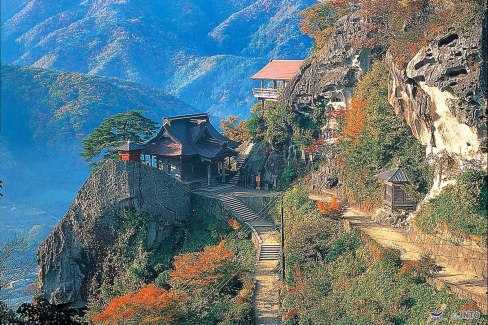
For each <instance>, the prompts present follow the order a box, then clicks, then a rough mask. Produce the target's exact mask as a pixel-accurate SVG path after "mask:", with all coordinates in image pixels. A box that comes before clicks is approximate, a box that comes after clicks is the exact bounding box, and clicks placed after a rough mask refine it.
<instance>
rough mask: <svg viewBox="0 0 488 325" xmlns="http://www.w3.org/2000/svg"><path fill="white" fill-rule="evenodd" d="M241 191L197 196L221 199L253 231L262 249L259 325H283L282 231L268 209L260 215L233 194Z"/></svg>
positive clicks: (256, 303) (256, 294) (256, 296)
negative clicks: (280, 267) (281, 281)
mask: <svg viewBox="0 0 488 325" xmlns="http://www.w3.org/2000/svg"><path fill="white" fill-rule="evenodd" d="M241 190H242V189H240V188H238V187H236V188H235V189H234V188H232V186H231V187H230V188H225V189H222V191H220V190H218V191H208V190H207V191H204V190H200V191H197V192H195V193H196V194H199V195H204V196H208V197H212V198H217V199H218V200H219V201H220V202H221V203H222V204H223V206H224V208H225V209H226V210H228V211H230V212H232V214H233V215H234V216H235V217H236V218H238V219H239V220H241V221H242V222H244V223H245V224H246V225H248V226H249V227H250V228H251V230H252V232H253V242H254V244H255V245H257V248H258V255H257V257H258V258H257V261H256V264H255V272H254V278H255V280H256V289H255V291H254V295H253V308H254V315H255V318H256V321H255V324H257V325H268V324H270V325H278V324H281V316H280V299H279V281H280V278H279V275H278V271H277V270H278V267H279V263H280V259H281V246H280V244H279V239H278V235H279V231H278V229H277V228H276V226H275V225H274V224H273V222H272V221H271V220H270V219H269V217H268V216H267V214H268V212H267V211H266V208H264V209H263V210H262V211H261V212H259V213H256V212H254V211H253V210H252V209H251V208H249V207H248V206H247V205H246V204H245V203H244V202H243V201H241V200H240V199H239V198H238V195H235V194H233V193H234V192H236V193H237V192H239V191H241ZM270 204H271V203H270ZM254 236H255V237H254ZM254 239H255V240H254Z"/></svg>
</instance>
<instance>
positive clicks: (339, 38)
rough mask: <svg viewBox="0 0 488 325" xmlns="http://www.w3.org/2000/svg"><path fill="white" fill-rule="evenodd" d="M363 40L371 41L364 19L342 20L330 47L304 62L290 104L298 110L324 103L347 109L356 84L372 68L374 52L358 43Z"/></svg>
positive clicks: (291, 87)
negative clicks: (358, 40)
mask: <svg viewBox="0 0 488 325" xmlns="http://www.w3.org/2000/svg"><path fill="white" fill-rule="evenodd" d="M359 38H361V39H367V38H368V35H367V31H366V30H364V27H363V24H361V18H360V17H359V16H358V15H356V14H355V15H352V16H346V17H343V18H341V19H340V20H339V21H338V22H337V23H336V32H335V34H334V35H333V36H331V37H330V39H329V41H328V43H327V45H326V46H324V47H323V48H321V49H320V50H319V51H318V52H317V53H315V54H314V55H312V56H311V57H310V58H308V59H307V60H306V61H305V62H304V64H303V65H302V67H301V68H300V72H299V73H298V74H297V76H296V77H295V78H294V79H293V80H292V81H291V82H290V84H289V85H288V86H287V87H286V90H285V93H284V100H285V101H286V102H287V104H288V105H289V106H291V107H294V108H299V107H300V106H314V105H316V104H323V103H325V104H326V106H332V107H345V106H346V104H347V103H348V102H349V101H350V100H351V93H352V90H353V87H354V86H355V84H356V82H357V81H358V80H359V78H360V77H361V76H362V75H363V74H364V73H365V72H367V71H368V70H369V68H370V63H371V60H370V54H371V52H372V51H371V49H367V48H363V47H362V46H360V44H358V43H357V42H355V41H354V40H355V39H359Z"/></svg>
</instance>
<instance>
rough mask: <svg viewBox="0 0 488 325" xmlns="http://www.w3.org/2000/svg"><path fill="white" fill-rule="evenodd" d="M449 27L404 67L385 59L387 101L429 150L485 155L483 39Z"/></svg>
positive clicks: (478, 33) (475, 32) (478, 34)
mask: <svg viewBox="0 0 488 325" xmlns="http://www.w3.org/2000/svg"><path fill="white" fill-rule="evenodd" d="M483 33H486V31H483V28H482V26H479V27H477V28H473V30H472V31H471V32H469V33H468V32H462V31H459V30H455V29H451V30H450V32H449V33H446V34H445V35H442V36H441V37H439V38H437V39H436V40H434V41H432V42H431V43H430V44H428V45H427V46H425V47H424V48H422V49H421V50H420V51H419V52H418V53H417V54H416V56H415V57H414V58H413V59H412V60H411V61H410V62H409V63H408V65H407V67H406V68H405V69H398V67H396V66H395V64H394V63H393V60H392V58H391V57H388V59H389V66H390V95H389V97H390V103H391V104H392V105H393V106H394V108H395V111H396V113H397V114H399V115H403V117H404V118H405V119H406V121H407V123H408V124H409V125H410V126H411V128H412V131H413V134H414V135H415V136H416V137H417V138H418V139H419V140H420V142H422V143H423V144H424V145H427V146H429V147H431V148H434V149H435V150H434V151H442V150H445V151H446V152H448V153H450V154H456V155H460V156H462V157H464V158H474V157H476V156H477V155H479V154H482V153H485V152H486V136H487V128H486V98H485V97H484V96H485V94H484V93H485V91H486V73H487V71H486V62H487V61H486V50H483V49H486V35H485V36H484V37H483V35H482V34H483Z"/></svg>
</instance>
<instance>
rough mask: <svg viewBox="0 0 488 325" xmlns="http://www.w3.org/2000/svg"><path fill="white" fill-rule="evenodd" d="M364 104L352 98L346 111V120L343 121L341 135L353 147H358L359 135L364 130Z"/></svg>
mask: <svg viewBox="0 0 488 325" xmlns="http://www.w3.org/2000/svg"><path fill="white" fill-rule="evenodd" d="M366 104H367V103H366V102H365V101H363V100H360V99H358V98H353V99H352V101H351V105H350V106H349V107H348V109H347V113H346V118H345V121H344V130H343V134H344V137H345V138H346V140H347V141H348V142H349V143H350V144H351V146H353V147H357V146H358V145H359V143H360V142H359V135H360V134H361V131H362V130H363V128H364V120H365V118H366V109H365V108H366Z"/></svg>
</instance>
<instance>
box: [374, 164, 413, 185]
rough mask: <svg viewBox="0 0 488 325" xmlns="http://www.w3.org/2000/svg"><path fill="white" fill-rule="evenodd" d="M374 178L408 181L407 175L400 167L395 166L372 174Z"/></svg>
mask: <svg viewBox="0 0 488 325" xmlns="http://www.w3.org/2000/svg"><path fill="white" fill-rule="evenodd" d="M374 177H375V178H376V179H379V180H381V181H385V182H391V183H408V182H409V180H408V178H407V175H405V173H404V172H403V170H401V169H400V168H398V167H396V168H393V169H390V170H387V171H385V172H382V173H379V174H378V175H375V176H374Z"/></svg>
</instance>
